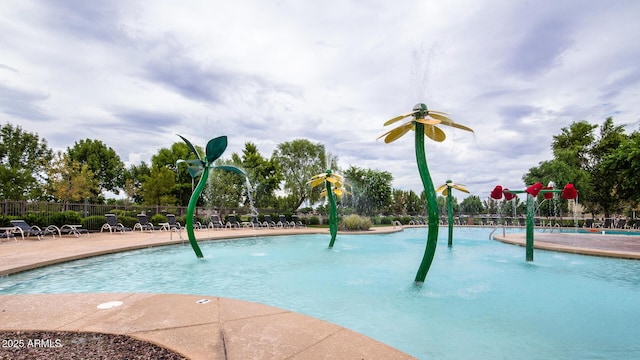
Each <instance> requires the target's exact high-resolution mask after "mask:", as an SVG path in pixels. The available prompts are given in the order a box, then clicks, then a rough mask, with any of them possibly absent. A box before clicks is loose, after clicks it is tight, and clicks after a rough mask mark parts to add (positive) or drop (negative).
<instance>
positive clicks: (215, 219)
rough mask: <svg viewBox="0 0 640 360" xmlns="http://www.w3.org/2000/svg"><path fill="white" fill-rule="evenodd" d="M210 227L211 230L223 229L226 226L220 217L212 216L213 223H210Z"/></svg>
mask: <svg viewBox="0 0 640 360" xmlns="http://www.w3.org/2000/svg"><path fill="white" fill-rule="evenodd" d="M208 227H209V229H223V228H224V224H223V223H222V221H221V220H220V216H219V215H211V221H210V222H209V225H208Z"/></svg>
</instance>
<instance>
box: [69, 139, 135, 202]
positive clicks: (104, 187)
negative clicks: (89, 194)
mask: <svg viewBox="0 0 640 360" xmlns="http://www.w3.org/2000/svg"><path fill="white" fill-rule="evenodd" d="M67 154H68V155H69V159H70V160H71V161H77V162H78V163H80V164H86V165H87V166H89V169H90V170H91V171H92V172H93V174H94V175H95V178H96V180H98V184H99V192H97V193H94V194H93V200H94V201H95V200H97V199H98V196H99V195H100V194H101V192H102V191H112V192H114V193H116V194H118V193H119V192H120V189H121V188H122V186H123V185H124V179H123V177H122V174H123V173H124V163H123V162H122V160H120V156H118V154H117V153H116V151H115V150H114V149H113V148H111V147H108V146H107V145H105V144H104V143H103V142H102V141H100V140H91V139H86V140H80V141H78V142H76V143H75V144H74V145H73V146H72V147H69V148H67Z"/></svg>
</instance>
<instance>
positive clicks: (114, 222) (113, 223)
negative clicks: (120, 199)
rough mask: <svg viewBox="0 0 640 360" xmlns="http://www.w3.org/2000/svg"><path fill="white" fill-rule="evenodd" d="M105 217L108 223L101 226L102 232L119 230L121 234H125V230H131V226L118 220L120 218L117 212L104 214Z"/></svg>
mask: <svg viewBox="0 0 640 360" xmlns="http://www.w3.org/2000/svg"><path fill="white" fill-rule="evenodd" d="M104 218H105V219H106V221H107V222H106V223H105V224H104V225H102V227H101V228H100V232H103V231H104V230H109V232H110V233H113V232H114V231H119V232H120V233H121V234H124V232H125V231H131V228H128V227H126V226H124V225H122V224H121V223H119V222H118V218H117V217H116V214H104Z"/></svg>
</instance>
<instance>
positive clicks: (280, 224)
mask: <svg viewBox="0 0 640 360" xmlns="http://www.w3.org/2000/svg"><path fill="white" fill-rule="evenodd" d="M277 225H278V227H282V228H290V227H295V225H293V226H292V225H291V223H290V222H288V221H287V217H286V216H284V215H280V216H278V224H277Z"/></svg>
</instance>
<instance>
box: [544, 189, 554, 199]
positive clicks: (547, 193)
mask: <svg viewBox="0 0 640 360" xmlns="http://www.w3.org/2000/svg"><path fill="white" fill-rule="evenodd" d="M542 190H553V187H551V186H545V187H543V188H542ZM542 195H543V196H544V198H545V199H547V200H551V199H553V193H552V192H546V193H544V194H542Z"/></svg>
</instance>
